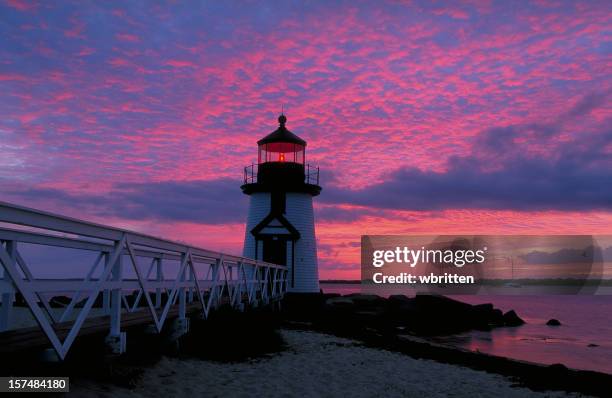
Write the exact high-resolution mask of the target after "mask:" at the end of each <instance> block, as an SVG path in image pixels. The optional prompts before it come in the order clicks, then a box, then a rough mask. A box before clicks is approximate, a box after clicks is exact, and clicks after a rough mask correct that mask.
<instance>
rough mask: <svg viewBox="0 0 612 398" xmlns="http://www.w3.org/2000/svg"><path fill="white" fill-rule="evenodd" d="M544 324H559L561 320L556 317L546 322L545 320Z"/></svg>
mask: <svg viewBox="0 0 612 398" xmlns="http://www.w3.org/2000/svg"><path fill="white" fill-rule="evenodd" d="M546 324H547V325H548V326H561V322H559V320H558V319H554V318H552V319H549V320H548V322H546Z"/></svg>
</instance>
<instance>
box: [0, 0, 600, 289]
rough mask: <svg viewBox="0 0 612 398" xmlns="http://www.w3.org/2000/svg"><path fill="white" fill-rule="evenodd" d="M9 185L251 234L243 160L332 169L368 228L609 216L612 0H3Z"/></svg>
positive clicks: (109, 213) (2, 95)
mask: <svg viewBox="0 0 612 398" xmlns="http://www.w3.org/2000/svg"><path fill="white" fill-rule="evenodd" d="M0 37H1V39H0V200H3V201H8V202H13V203H17V204H21V205H25V206H30V207H36V208H40V209H44V210H48V211H54V212H59V213H62V214H66V215H70V216H74V217H78V218H83V219H86V220H91V221H96V222H102V223H105V224H110V225H114V226H119V227H123V228H128V229H134V230H138V231H142V232H145V233H148V234H152V235H157V236H160V237H165V238H169V239H174V240H180V241H185V242H189V243H192V244H196V245H199V246H202V247H205V248H209V249H214V250H220V251H226V252H231V253H240V252H241V251H242V242H243V239H244V222H245V220H246V215H247V214H246V212H247V197H246V196H245V195H243V194H242V192H241V190H240V185H241V183H242V168H243V167H244V166H245V165H247V164H250V163H251V162H253V161H256V159H257V146H256V141H257V140H258V139H260V138H262V137H263V136H265V135H267V134H268V133H270V132H271V131H273V130H274V129H275V128H276V127H277V122H276V118H277V116H278V114H279V113H280V110H281V107H282V106H283V107H284V109H285V114H286V115H287V118H288V122H287V127H288V128H289V129H290V130H291V131H293V132H294V133H296V134H298V135H299V136H300V137H302V138H303V139H305V140H306V141H308V147H307V153H306V156H307V162H309V163H312V164H315V165H318V166H320V167H321V185H322V186H323V191H322V194H321V195H320V196H318V197H317V198H315V216H316V219H317V224H316V228H317V235H318V248H319V262H320V276H321V277H322V278H324V279H325V278H357V277H358V276H359V244H360V236H361V235H362V234H402V233H415V232H417V233H432V234H444V233H460V232H464V233H521V234H526V233H580V234H589V233H601V234H605V233H607V234H612V100H611V99H612V79H611V77H610V76H611V75H612V2H610V1H601V2H598V1H584V2H564V1H534V2H530V3H527V2H523V1H520V2H519V1H517V2H513V1H499V2H493V1H470V2H461V4H459V2H450V1H449V2H430V1H422V2H418V1H414V2H410V1H392V2H382V1H380V2H379V1H376V2H374V1H369V2H357V1H347V2H338V1H333V2H331V1H321V2H315V1H313V2H297V1H287V2H284V1H273V2H231V1H222V2H213V1H211V2H176V3H175V2H170V3H168V4H162V3H161V2H148V1H142V2H137V1H130V2H110V1H97V2H84V1H75V2H68V1H54V2H43V1H41V2H26V1H17V0H0Z"/></svg>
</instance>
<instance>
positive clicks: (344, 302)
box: [325, 297, 355, 307]
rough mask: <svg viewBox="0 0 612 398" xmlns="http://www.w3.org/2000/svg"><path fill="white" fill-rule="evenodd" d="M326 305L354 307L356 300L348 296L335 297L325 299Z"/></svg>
mask: <svg viewBox="0 0 612 398" xmlns="http://www.w3.org/2000/svg"><path fill="white" fill-rule="evenodd" d="M325 305H327V306H334V307H352V306H354V305H355V302H354V301H353V300H352V299H350V298H348V297H333V298H330V299H327V300H325Z"/></svg>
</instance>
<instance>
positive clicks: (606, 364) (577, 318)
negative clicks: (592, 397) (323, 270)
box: [321, 283, 612, 374]
mask: <svg viewBox="0 0 612 398" xmlns="http://www.w3.org/2000/svg"><path fill="white" fill-rule="evenodd" d="M321 288H322V289H323V291H324V292H325V293H340V294H349V293H359V292H362V288H361V285H358V284H354V285H353V284H324V283H322V284H321ZM368 290H369V291H368V292H367V293H375V294H379V295H381V296H384V295H389V294H399V293H401V292H397V291H393V292H388V293H387V294H382V293H381V292H380V291H371V290H370V289H368ZM364 293H365V292H364ZM454 298H456V299H458V300H461V301H465V302H468V303H471V304H478V303H487V302H488V303H493V304H494V305H495V307H497V308H499V309H501V310H502V311H504V312H505V311H508V310H511V309H513V310H515V311H516V312H517V313H518V314H519V316H520V317H522V318H523V319H524V320H525V321H526V322H527V324H526V325H523V326H520V327H517V328H498V329H494V330H493V331H491V332H478V331H474V332H468V333H464V334H460V335H454V336H449V337H442V338H436V340H437V341H440V342H444V343H450V344H454V345H457V346H461V347H465V348H469V349H471V350H479V351H481V352H487V353H491V354H495V355H501V356H506V357H511V358H516V359H522V360H527V361H531V362H539V363H543V364H553V363H562V364H564V365H566V366H568V367H571V368H577V369H590V370H597V371H600V372H606V373H610V374H612V295H600V296H589V295H540V296H508V295H496V296H493V295H490V296H487V295H478V296H454ZM550 318H556V319H558V320H559V321H561V323H562V326H559V327H551V326H546V321H547V320H549V319H550ZM590 344H595V345H597V346H596V347H589V345H590Z"/></svg>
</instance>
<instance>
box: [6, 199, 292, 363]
mask: <svg viewBox="0 0 612 398" xmlns="http://www.w3.org/2000/svg"><path fill="white" fill-rule="evenodd" d="M32 245H35V246H36V247H37V248H40V247H46V248H51V247H55V248H66V249H71V250H77V251H89V252H94V253H96V257H95V261H93V264H82V265H81V264H78V266H82V267H86V268H84V269H87V270H88V271H87V275H86V276H85V277H83V278H80V279H75V278H65V276H66V275H62V270H61V264H57V263H56V262H57V261H56V262H54V258H53V257H52V255H51V254H50V255H49V258H46V262H45V264H44V266H45V272H46V273H47V274H49V273H50V272H51V273H52V272H53V270H54V269H57V274H58V277H57V278H55V277H54V278H45V279H43V278H37V277H36V276H35V275H34V274H33V272H32V270H31V267H30V266H29V264H28V263H27V261H26V259H25V258H26V257H27V256H25V253H23V254H24V255H22V252H21V251H20V250H22V247H26V248H24V249H23V250H26V249H27V248H28V247H32ZM92 258H93V257H92ZM143 261H146V265H145V266H144V267H143ZM168 263H171V264H174V265H175V267H174V270H171V271H170V272H169V271H168V265H169V264H168ZM0 265H1V266H2V267H1V268H0V271H3V273H0V277H2V279H0V294H1V298H2V303H1V307H0V332H3V331H6V330H8V329H10V327H11V313H12V312H13V310H14V309H15V308H14V301H15V295H16V294H17V293H19V294H21V296H22V297H23V301H25V303H26V305H27V307H28V308H29V310H30V311H31V313H32V315H33V317H34V319H35V320H36V322H37V323H38V325H39V327H40V328H41V329H42V331H43V332H44V333H45V335H46V336H47V338H48V339H49V342H50V343H51V345H52V346H53V348H54V349H55V351H56V352H57V354H58V356H59V357H60V358H61V359H63V358H65V356H66V354H67V353H68V350H69V349H70V347H71V345H72V343H73V342H74V340H75V338H76V337H77V335H78V334H79V331H80V329H81V327H82V326H83V324H84V323H85V322H86V321H87V319H88V318H91V315H90V312H91V309H92V308H93V307H94V305H95V304H96V303H99V301H100V300H99V299H98V297H102V315H104V316H106V318H104V319H107V320H108V326H109V330H110V332H109V337H110V338H111V339H112V338H114V339H116V340H117V341H119V345H120V348H118V349H117V351H119V352H122V351H123V350H124V348H125V333H124V332H123V331H122V330H121V319H122V316H126V314H129V313H134V312H137V311H141V312H142V311H145V312H146V313H147V314H148V315H149V316H150V320H151V321H152V324H153V325H154V327H155V330H156V331H157V332H161V330H162V327H163V326H164V324H165V323H166V320H167V319H168V318H169V314H170V313H171V312H173V313H174V314H175V315H176V310H177V309H178V319H179V320H182V321H184V322H185V323H186V325H187V327H188V318H186V314H187V312H188V310H189V309H193V308H194V307H197V310H199V311H200V312H201V315H202V317H204V318H206V317H208V315H209V313H210V311H211V310H212V309H213V308H215V307H218V306H219V305H220V304H222V303H226V304H229V305H231V306H232V307H234V308H244V305H245V304H246V305H257V304H262V303H268V302H270V301H271V300H278V299H280V298H282V296H283V295H284V293H285V292H286V290H287V268H286V267H284V266H281V265H276V264H270V263H266V262H262V261H256V260H252V259H248V258H243V257H238V256H232V255H227V254H223V253H218V252H214V251H210V250H205V249H202V248H198V247H194V246H189V245H186V244H182V243H177V242H172V241H169V240H164V239H159V238H155V237H152V236H148V235H145V234H141V233H137V232H131V231H127V230H123V229H119V228H112V227H107V226H103V225H99V224H94V223H89V222H84V221H81V220H77V219H73V218H68V217H63V216H59V215H55V214H50V213H46V212H42V211H39V210H34V209H29V208H24V207H20V206H16V205H13V204H9V203H4V202H0ZM84 269H83V268H82V270H83V271H84ZM145 269H146V272H145ZM126 271H130V272H131V273H132V277H130V278H129V277H128V276H127V272H126ZM83 273H84V272H83ZM168 273H175V274H174V275H167V274H168ZM62 276H63V278H62ZM130 294H131V295H130ZM54 295H64V296H68V297H69V298H70V301H69V303H67V304H66V306H65V307H64V308H62V309H61V311H57V309H55V308H51V305H50V300H51V299H52V297H53V296H54ZM128 298H130V299H131V300H132V302H131V303H130V302H129V300H128ZM143 306H144V309H143V308H142V307H143ZM75 313H78V315H77V316H76V318H74V317H73V314H75ZM71 319H74V323H73V324H72V325H71V327H69V331H68V333H67V335H66V337H65V339H64V340H63V341H61V340H60V338H59V337H58V334H57V333H56V331H55V328H54V326H56V325H57V324H59V323H62V324H63V325H64V324H65V323H66V322H67V321H68V320H71ZM0 335H1V333H0Z"/></svg>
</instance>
